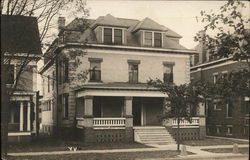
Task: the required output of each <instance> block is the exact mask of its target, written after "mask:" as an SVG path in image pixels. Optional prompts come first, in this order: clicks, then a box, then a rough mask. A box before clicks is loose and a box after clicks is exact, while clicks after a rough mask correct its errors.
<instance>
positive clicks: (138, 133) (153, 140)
mask: <svg viewBox="0 0 250 160" xmlns="http://www.w3.org/2000/svg"><path fill="white" fill-rule="evenodd" d="M134 140H135V141H136V142H139V143H143V144H149V145H152V144H157V145H168V144H176V142H175V140H174V139H173V137H172V136H171V135H170V134H169V132H168V131H167V130H166V128H165V127H161V126H156V127H155V126H152V127H144V126H143V127H134Z"/></svg>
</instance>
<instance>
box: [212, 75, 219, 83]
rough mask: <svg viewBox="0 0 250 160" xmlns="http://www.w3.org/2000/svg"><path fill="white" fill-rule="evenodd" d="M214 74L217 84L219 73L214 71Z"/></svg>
mask: <svg viewBox="0 0 250 160" xmlns="http://www.w3.org/2000/svg"><path fill="white" fill-rule="evenodd" d="M213 76H214V84H215V83H216V82H217V80H218V73H214V74H213Z"/></svg>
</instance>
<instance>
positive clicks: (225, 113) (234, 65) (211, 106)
mask: <svg viewBox="0 0 250 160" xmlns="http://www.w3.org/2000/svg"><path fill="white" fill-rule="evenodd" d="M201 33H202V32H201ZM196 50H197V51H198V52H199V54H198V55H197V56H196V57H193V62H192V63H191V64H193V66H192V67H191V69H190V70H191V71H190V76H191V80H192V81H197V80H201V81H202V82H207V83H216V81H217V80H218V79H219V78H227V76H228V75H229V74H230V73H231V72H237V71H240V70H242V69H247V68H248V65H247V63H246V62H238V61H233V60H232V58H221V59H218V58H217V59H211V57H210V56H209V55H208V53H207V50H206V47H205V45H204V44H199V45H197V46H196ZM249 106H250V102H249V97H239V98H236V99H234V100H233V102H232V103H229V104H225V103H223V104H217V103H216V102H211V101H208V103H207V106H206V134H207V135H212V136H224V137H238V138H248V137H249Z"/></svg>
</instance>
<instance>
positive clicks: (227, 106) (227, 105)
mask: <svg viewBox="0 0 250 160" xmlns="http://www.w3.org/2000/svg"><path fill="white" fill-rule="evenodd" d="M231 105H233V104H231ZM231 107H232V106H231ZM226 108H227V116H226V117H227V118H233V111H232V113H231V114H232V115H231V117H230V116H228V115H229V114H228V113H229V108H230V107H229V103H227V104H226Z"/></svg>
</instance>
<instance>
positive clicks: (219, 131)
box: [216, 126, 221, 134]
mask: <svg viewBox="0 0 250 160" xmlns="http://www.w3.org/2000/svg"><path fill="white" fill-rule="evenodd" d="M216 133H217V134H220V133H221V126H216Z"/></svg>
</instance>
